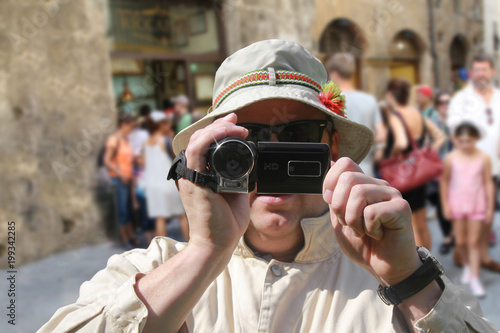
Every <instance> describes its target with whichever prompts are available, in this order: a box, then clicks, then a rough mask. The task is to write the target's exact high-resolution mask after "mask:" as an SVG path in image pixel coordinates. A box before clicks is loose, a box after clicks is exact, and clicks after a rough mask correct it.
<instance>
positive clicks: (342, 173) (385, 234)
mask: <svg viewBox="0 0 500 333" xmlns="http://www.w3.org/2000/svg"><path fill="white" fill-rule="evenodd" d="M332 164H333V165H332V167H331V169H330V170H329V172H328V174H327V175H326V178H325V181H324V184H323V198H324V199H325V201H326V202H327V203H328V204H329V206H330V214H331V221H332V225H333V229H334V230H335V236H336V238H337V242H338V243H339V245H340V248H341V249H342V251H343V252H344V253H345V254H346V255H347V256H348V257H349V258H350V259H351V260H352V261H353V262H355V263H356V264H358V265H360V266H361V267H363V268H364V269H366V270H367V271H369V272H370V273H371V274H372V275H373V276H374V277H375V278H377V280H379V282H380V283H381V284H382V285H394V284H396V283H398V282H401V281H402V280H404V279H406V278H407V277H408V276H410V275H411V274H412V273H413V272H415V271H416V270H417V268H418V267H419V266H420V265H421V264H422V263H421V261H420V259H419V257H418V254H417V251H416V249H415V248H416V245H415V239H414V237H413V229H412V222H411V210H410V206H409V205H408V202H406V201H405V200H404V199H403V198H402V197H401V194H400V193H399V191H398V190H396V189H394V188H393V187H390V186H389V184H388V183H387V182H386V181H385V180H381V179H376V178H373V177H370V176H367V175H365V174H364V173H363V172H362V170H361V169H360V167H359V166H358V165H357V164H356V163H354V162H353V161H352V160H351V159H349V158H341V159H339V160H338V161H337V162H336V163H332Z"/></svg>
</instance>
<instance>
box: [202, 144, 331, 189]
mask: <svg viewBox="0 0 500 333" xmlns="http://www.w3.org/2000/svg"><path fill="white" fill-rule="evenodd" d="M330 160H331V157H330V147H329V146H328V145H327V144H326V143H306V142H258V143H257V144H255V143H253V142H251V141H246V140H243V139H240V138H232V137H231V138H225V139H223V140H221V141H220V142H217V143H214V144H212V145H211V146H210V148H209V152H208V165H207V167H208V169H209V171H210V173H212V174H214V175H215V178H216V183H217V191H216V192H219V193H222V192H226V193H227V192H230V193H249V192H253V191H254V189H255V187H257V193H258V194H290V193H297V194H299V193H300V194H321V193H322V189H323V180H324V178H325V175H326V172H327V171H328V169H329V167H330Z"/></svg>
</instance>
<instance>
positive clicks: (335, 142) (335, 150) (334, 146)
mask: <svg viewBox="0 0 500 333" xmlns="http://www.w3.org/2000/svg"><path fill="white" fill-rule="evenodd" d="M330 154H331V155H332V161H337V160H338V159H339V132H337V131H334V132H333V133H332V140H331V144H330Z"/></svg>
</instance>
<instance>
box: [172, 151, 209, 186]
mask: <svg viewBox="0 0 500 333" xmlns="http://www.w3.org/2000/svg"><path fill="white" fill-rule="evenodd" d="M180 178H184V179H187V180H189V181H190V182H191V183H193V184H196V185H200V186H203V187H207V188H209V189H211V190H212V191H214V192H216V191H217V182H216V180H215V176H214V175H211V174H205V173H201V172H198V171H196V170H193V169H189V168H188V167H187V159H186V154H185V151H184V150H183V151H181V152H180V153H179V155H177V157H176V158H175V159H174V161H173V162H172V166H171V167H170V170H169V171H168V175H167V180H170V179H173V180H179V179H180Z"/></svg>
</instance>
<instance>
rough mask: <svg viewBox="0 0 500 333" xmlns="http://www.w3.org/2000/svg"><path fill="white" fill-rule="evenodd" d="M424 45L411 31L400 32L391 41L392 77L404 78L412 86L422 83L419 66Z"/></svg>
mask: <svg viewBox="0 0 500 333" xmlns="http://www.w3.org/2000/svg"><path fill="white" fill-rule="evenodd" d="M422 49H423V44H422V41H421V40H420V38H419V37H418V35H417V34H416V33H415V32H413V31H411V30H402V31H400V32H398V33H397V34H396V35H395V36H394V38H393V39H392V41H391V44H390V46H389V54H390V56H391V63H390V77H391V78H396V77H399V78H404V79H406V80H408V81H409V82H410V83H411V84H412V85H414V84H418V83H420V75H419V65H420V56H421V54H422Z"/></svg>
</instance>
